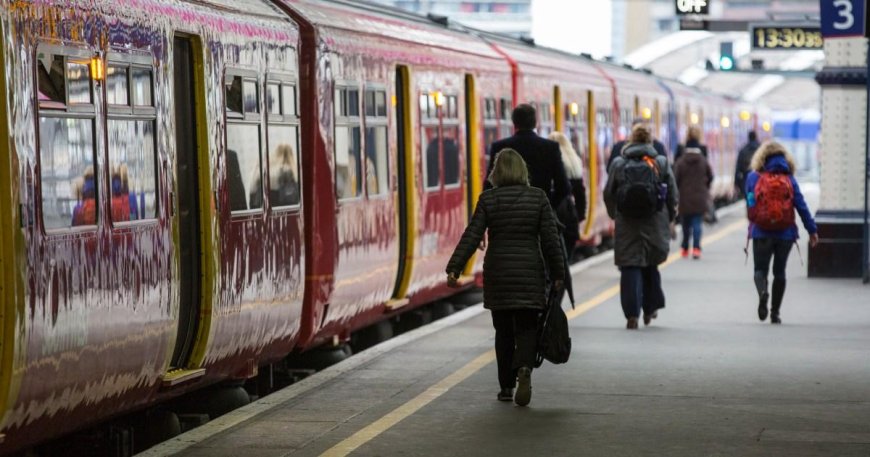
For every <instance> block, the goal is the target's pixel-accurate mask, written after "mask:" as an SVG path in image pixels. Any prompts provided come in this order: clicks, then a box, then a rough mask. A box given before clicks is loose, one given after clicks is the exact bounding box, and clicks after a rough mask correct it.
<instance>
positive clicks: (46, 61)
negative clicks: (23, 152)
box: [36, 45, 102, 230]
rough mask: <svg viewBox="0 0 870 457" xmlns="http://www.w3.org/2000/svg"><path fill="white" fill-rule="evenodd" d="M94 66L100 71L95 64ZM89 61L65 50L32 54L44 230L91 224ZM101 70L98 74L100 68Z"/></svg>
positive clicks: (94, 212)
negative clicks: (35, 69)
mask: <svg viewBox="0 0 870 457" xmlns="http://www.w3.org/2000/svg"><path fill="white" fill-rule="evenodd" d="M93 62H95V63H96V65H102V62H101V61H100V60H99V59H96V60H94V61H93ZM91 63H92V59H91V56H90V55H88V54H87V53H85V52H76V51H75V50H70V49H68V48H66V49H64V50H63V53H61V49H60V48H58V47H52V46H48V45H45V46H40V47H39V50H38V51H37V58H36V66H37V75H38V82H37V94H36V96H37V101H38V105H37V106H38V118H39V165H40V167H39V169H40V190H41V193H42V223H43V226H44V228H45V229H46V230H56V229H64V228H69V227H79V226H93V225H96V223H97V216H98V215H97V206H98V205H97V201H98V200H97V187H98V186H97V183H98V177H97V170H96V160H95V143H94V138H95V133H94V128H95V121H96V110H95V106H94V104H93V85H92V83H91V76H92V75H91ZM100 70H102V68H100Z"/></svg>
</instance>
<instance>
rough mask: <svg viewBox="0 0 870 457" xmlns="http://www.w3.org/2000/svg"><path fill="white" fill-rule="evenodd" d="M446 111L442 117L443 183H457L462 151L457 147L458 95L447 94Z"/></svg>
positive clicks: (447, 184)
mask: <svg viewBox="0 0 870 457" xmlns="http://www.w3.org/2000/svg"><path fill="white" fill-rule="evenodd" d="M446 99H447V107H448V110H447V113H445V115H444V116H443V118H442V123H443V125H442V128H441V131H442V135H441V148H442V151H443V155H444V185H445V186H458V185H459V164H460V161H459V155H460V153H461V152H462V151H461V149H462V148H460V147H459V144H460V143H459V141H460V134H459V113H458V111H457V106H458V97H457V96H456V95H448V96H447V97H446Z"/></svg>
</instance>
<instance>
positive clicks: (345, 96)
mask: <svg viewBox="0 0 870 457" xmlns="http://www.w3.org/2000/svg"><path fill="white" fill-rule="evenodd" d="M359 102H360V100H359V89H357V88H355V87H338V88H336V89H335V104H336V105H335V190H336V193H337V194H338V198H340V199H351V198H359V197H360V196H361V195H362V189H363V168H362V138H361V131H360V117H359Z"/></svg>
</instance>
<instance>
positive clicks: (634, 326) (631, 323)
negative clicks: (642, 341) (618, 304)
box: [625, 317, 637, 330]
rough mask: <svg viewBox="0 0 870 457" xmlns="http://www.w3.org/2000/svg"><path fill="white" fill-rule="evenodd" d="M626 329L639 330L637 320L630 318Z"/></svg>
mask: <svg viewBox="0 0 870 457" xmlns="http://www.w3.org/2000/svg"><path fill="white" fill-rule="evenodd" d="M625 328H627V329H629V330H637V318H636V317H629V318H628V322H627V323H626V324H625Z"/></svg>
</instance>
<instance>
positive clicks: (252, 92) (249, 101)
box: [242, 79, 260, 114]
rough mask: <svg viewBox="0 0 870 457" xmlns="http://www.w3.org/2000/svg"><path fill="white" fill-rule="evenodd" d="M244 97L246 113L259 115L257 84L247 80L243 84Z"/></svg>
mask: <svg viewBox="0 0 870 457" xmlns="http://www.w3.org/2000/svg"><path fill="white" fill-rule="evenodd" d="M242 97H243V102H242V104H243V105H244V109H245V113H246V114H247V113H259V112H260V104H259V103H258V97H257V82H256V81H253V80H249V79H245V80H244V81H243V82H242Z"/></svg>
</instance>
